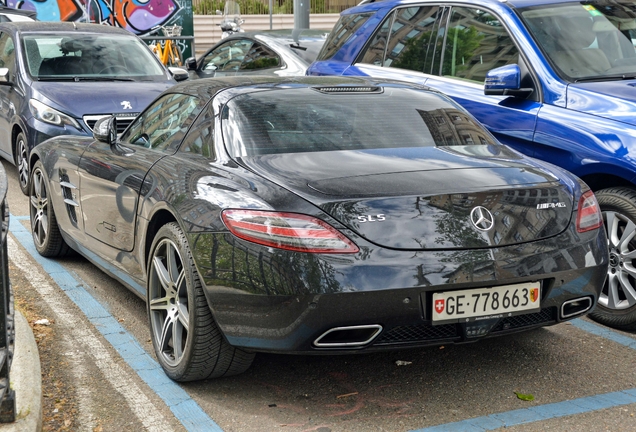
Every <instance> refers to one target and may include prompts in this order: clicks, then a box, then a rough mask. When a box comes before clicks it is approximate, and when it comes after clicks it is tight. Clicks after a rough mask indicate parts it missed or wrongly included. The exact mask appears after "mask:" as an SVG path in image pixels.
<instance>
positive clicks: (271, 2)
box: [269, 0, 274, 30]
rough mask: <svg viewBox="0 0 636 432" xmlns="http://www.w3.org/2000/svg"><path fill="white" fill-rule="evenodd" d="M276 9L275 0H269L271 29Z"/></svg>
mask: <svg viewBox="0 0 636 432" xmlns="http://www.w3.org/2000/svg"><path fill="white" fill-rule="evenodd" d="M273 10H274V0H269V29H270V30H272V28H273V26H272V13H273Z"/></svg>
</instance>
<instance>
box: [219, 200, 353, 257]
mask: <svg viewBox="0 0 636 432" xmlns="http://www.w3.org/2000/svg"><path fill="white" fill-rule="evenodd" d="M221 216H222V218H223V222H225V226H227V228H228V229H229V230H230V232H231V233H232V234H234V235H235V236H236V237H238V238H241V239H243V240H247V241H251V242H254V243H258V244H260V245H263V246H270V247H275V248H278V249H286V250H292V251H296V252H310V253H357V252H358V251H359V249H358V247H357V246H356V245H355V244H354V243H353V242H352V241H351V240H349V239H348V238H347V237H346V236H345V235H344V234H342V233H340V232H339V231H337V230H336V229H335V228H334V227H332V226H331V225H329V224H327V223H326V222H323V221H321V220H320V219H317V218H314V217H311V216H307V215H302V214H297V213H279V212H269V211H259V210H223V213H222V214H221Z"/></svg>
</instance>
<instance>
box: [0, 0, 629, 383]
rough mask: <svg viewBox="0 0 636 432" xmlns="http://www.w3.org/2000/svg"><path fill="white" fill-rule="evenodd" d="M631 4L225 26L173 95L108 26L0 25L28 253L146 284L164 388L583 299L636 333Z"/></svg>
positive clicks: (448, 332)
mask: <svg viewBox="0 0 636 432" xmlns="http://www.w3.org/2000/svg"><path fill="white" fill-rule="evenodd" d="M604 1H606V0H604ZM621 5H622V6H621V7H620V8H619V7H616V3H615V2H613V3H611V4H609V3H607V4H606V3H603V1H601V2H598V3H589V2H585V3H584V4H582V3H576V2H574V3H573V2H571V1H570V2H567V1H560V0H556V1H554V0H552V2H551V3H549V4H548V3H546V2H545V1H544V0H541V1H539V0H523V1H514V0H513V1H512V2H503V3H501V2H495V1H494V0H476V1H475V2H473V3H472V5H471V6H467V5H466V4H465V3H457V4H454V3H453V2H439V1H434V0H423V1H422V0H420V1H416V0H387V1H381V2H366V3H364V4H361V5H359V6H357V7H355V8H352V9H350V10H348V11H345V12H343V13H342V15H341V19H340V20H339V22H338V23H337V24H336V26H335V28H334V30H333V31H332V32H330V33H329V35H328V36H327V35H326V34H325V32H315V31H304V32H302V33H300V34H296V33H292V32H263V33H258V34H256V33H236V34H234V35H232V36H229V37H227V38H225V39H223V40H222V41H221V42H219V43H218V44H217V45H215V46H214V47H212V48H211V49H210V50H209V51H208V52H206V53H205V54H204V55H203V56H202V57H201V58H200V59H198V60H196V59H188V60H187V61H186V67H187V69H188V70H189V74H190V79H189V80H188V81H186V82H183V83H180V84H176V82H175V81H176V79H175V78H178V79H180V80H182V79H187V76H186V75H185V74H184V73H181V74H177V75H174V76H173V74H171V73H170V72H168V71H167V70H166V69H165V68H163V66H162V65H161V64H160V63H159V62H158V61H157V59H156V58H155V57H154V56H152V54H150V52H149V51H148V49H147V48H145V47H144V46H143V43H141V42H140V41H139V39H138V38H136V37H134V36H132V35H130V34H128V33H126V32H125V31H123V30H117V29H112V28H108V27H104V26H92V25H89V24H84V25H81V24H64V23H60V24H51V23H46V24H41V23H40V24H38V23H31V24H29V23H9V24H0V61H6V63H4V64H0V66H1V67H0V102H1V108H2V109H1V110H0V117H1V118H2V119H1V120H0V121H2V122H5V121H6V126H5V125H4V124H3V125H0V133H4V132H5V129H6V132H7V133H6V134H5V135H2V136H0V155H2V156H3V157H5V158H7V159H9V160H11V161H12V162H14V163H16V165H18V168H19V172H20V179H21V187H22V188H23V191H24V192H25V193H27V194H28V195H29V200H30V213H31V226H32V231H33V239H34V242H35V245H36V249H37V250H38V251H39V253H41V254H42V255H44V256H49V257H56V256H63V255H65V254H67V253H68V252H69V251H70V250H75V251H77V252H79V253H80V254H82V255H84V256H85V257H86V258H87V259H89V260H90V261H92V262H93V263H94V264H95V265H96V266H98V267H99V268H101V269H102V270H104V271H105V272H107V273H109V274H110V275H111V276H113V277H115V278H117V279H118V280H120V281H121V282H122V283H123V284H124V285H126V286H127V287H128V288H130V289H131V290H132V291H133V292H135V293H136V294H138V295H139V296H140V297H141V298H143V299H145V301H146V303H147V307H148V317H149V327H150V332H151V335H152V341H153V345H154V348H155V353H156V356H157V358H158V359H159V362H160V363H161V365H162V366H163V368H164V370H165V371H166V373H167V374H168V375H169V376H170V377H171V378H173V379H175V380H178V381H189V380H196V379H206V378H213V377H221V376H228V375H233V374H237V373H241V372H243V371H244V370H246V369H247V368H248V367H249V366H250V364H251V362H252V359H253V357H254V354H255V353H256V352H280V353H313V354H330V353H342V352H348V353H350V352H369V351H377V350H388V349H396V348H401V347H418V346H427V345H437V344H447V343H463V342H471V341H474V340H477V339H480V338H487V337H492V336H498V335H503V334H510V333H514V332H519V331H525V330H529V329H533V328H537V327H543V326H548V325H553V324H557V323H559V322H563V321H567V320H570V319H574V318H576V317H580V316H583V315H585V314H588V313H590V312H591V311H593V312H591V314H592V315H591V316H593V317H594V318H595V319H597V320H599V321H601V322H603V323H606V324H609V325H612V326H615V327H618V328H623V329H635V328H636V289H635V288H634V286H636V279H634V276H633V275H636V268H634V265H633V262H632V260H633V258H632V255H634V257H636V253H635V252H634V251H636V239H634V237H635V233H636V231H635V230H634V228H636V225H635V223H636V208H635V207H634V206H635V205H636V190H634V189H632V187H633V184H632V183H631V182H632V181H633V179H634V178H636V175H634V168H633V166H632V165H631V164H632V162H631V153H630V147H631V142H630V141H629V138H630V137H631V136H632V135H634V134H633V132H632V131H631V129H630V127H631V126H630V124H632V123H633V122H632V121H631V119H630V118H629V117H630V109H632V105H631V102H629V96H626V95H629V94H630V92H631V90H630V88H631V87H630V83H632V84H634V83H636V81H634V80H633V79H636V51H635V50H634V44H633V43H631V39H629V41H630V44H629V46H628V44H626V42H625V41H626V40H627V38H628V35H629V34H630V33H629V32H630V31H631V28H632V27H631V21H630V19H631V15H630V13H632V12H630V11H631V10H632V9H634V11H635V12H633V14H634V17H635V18H636V8H632V9H630V8H631V3H629V2H625V3H621ZM617 17H620V20H619V19H618V18H617ZM628 18H629V19H628ZM585 19H587V20H589V21H590V23H591V25H589V26H588V23H587V22H586V21H585ZM560 20H561V21H562V22H561V21H560ZM568 20H574V21H577V20H578V21H577V22H574V23H570V24H567V23H568V22H569V21H568ZM584 21H585V22H584ZM634 22H635V23H636V21H634ZM568 25H570V26H569V27H568ZM550 26H554V27H550ZM97 27H98V28H97ZM633 28H635V29H636V25H634V27H633ZM540 31H543V32H546V34H547V35H548V36H546V37H545V39H541V37H543V36H539V32H540ZM102 32H104V33H103V34H102ZM589 32H592V33H593V35H594V38H593V39H592V38H591V36H590V34H588V33H589ZM570 33H576V35H571V34H570ZM557 36H558V41H557ZM584 39H585V40H586V41H587V40H589V42H588V43H587V45H585V46H583V47H578V46H577V47H575V46H574V45H573V44H575V43H578V44H579V45H580V44H584V42H582V40H584ZM137 44H140V45H137ZM548 45H549V47H548ZM557 45H558V49H557ZM553 46H554V51H553V50H552V48H553ZM4 47H8V48H4ZM136 49H139V52H137V51H134V50H136ZM594 50H596V51H594ZM612 50H613V51H612ZM630 50H631V51H630ZM579 51H590V52H584V53H579ZM592 51H594V52H596V54H594V53H592ZM122 52H124V53H126V55H125V56H122V55H121V54H122ZM598 52H600V53H601V54H603V55H604V56H605V57H607V58H608V62H610V65H609V68H608V69H604V70H603V71H601V70H600V69H594V68H600V67H601V66H599V63H600V60H599V58H600V55H599V54H598ZM3 53H4V54H3ZM131 53H136V54H134V55H131ZM146 56H147V57H146ZM609 57H612V60H611V61H610V60H609ZM619 57H620V58H619ZM632 58H634V60H635V62H634V66H632V63H631V59H632ZM139 59H143V61H140V60H139ZM314 59H317V60H316V61H313V60H314ZM312 61H313V63H312ZM5 64H6V65H7V66H4V65H5ZM11 65H13V69H12V70H10V67H11ZM632 69H633V70H634V72H635V73H634V74H632V72H630V71H632ZM305 74H307V75H314V76H302V75H305ZM324 75H333V76H329V77H327V76H324ZM339 75H349V76H339ZM351 75H355V76H351ZM3 77H4V78H3ZM96 83H97V84H96ZM20 95H21V97H22V98H21V99H19V98H17V96H20ZM449 96H450V97H449ZM11 97H13V98H15V99H10V98H11ZM5 113H6V114H5ZM5 118H6V120H5ZM23 118H24V120H23ZM630 122H631V123H630ZM484 126H486V128H484ZM501 143H504V144H508V146H506V145H502V144H501ZM524 153H525V154H526V155H527V156H526V155H524ZM528 156H533V157H535V158H536V159H535V158H531V157H528ZM559 166H560V167H559ZM568 171H571V172H573V173H574V174H575V175H573V174H571V173H570V172H568ZM577 176H578V177H577ZM597 196H598V201H597ZM603 223H605V226H606V229H603ZM608 245H609V249H608ZM604 281H605V282H604Z"/></svg>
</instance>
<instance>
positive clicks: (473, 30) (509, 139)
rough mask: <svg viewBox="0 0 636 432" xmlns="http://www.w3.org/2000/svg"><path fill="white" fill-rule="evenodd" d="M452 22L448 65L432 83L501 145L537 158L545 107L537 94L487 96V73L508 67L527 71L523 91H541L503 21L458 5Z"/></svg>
mask: <svg viewBox="0 0 636 432" xmlns="http://www.w3.org/2000/svg"><path fill="white" fill-rule="evenodd" d="M448 18H449V19H448V25H447V26H446V31H445V35H446V36H445V44H444V49H443V53H442V64H441V65H440V66H441V67H440V69H439V70H435V71H434V75H433V76H431V77H430V78H429V79H428V80H427V82H426V85H428V86H430V87H432V88H434V89H437V90H440V91H442V92H444V93H446V94H447V95H449V96H450V97H452V98H453V99H454V100H455V101H457V102H458V103H459V104H460V105H462V106H463V107H464V108H466V109H467V110H468V111H469V112H470V113H471V114H472V115H473V116H475V117H476V118H477V120H479V121H480V122H482V123H483V124H484V125H485V126H486V127H487V128H488V129H489V130H490V132H492V133H493V134H494V135H495V136H496V137H497V139H499V140H500V141H501V142H503V143H505V144H508V145H510V146H511V147H513V148H516V149H517V150H520V151H523V152H524V153H526V154H532V148H533V145H532V141H533V136H534V130H535V127H536V120H537V115H538V113H539V108H540V107H541V104H540V102H539V99H540V98H539V97H540V95H539V94H538V93H537V91H536V90H535V92H534V93H533V94H532V95H530V97H528V98H525V99H523V98H519V97H505V96H503V97H502V96H486V95H484V79H485V77H486V73H487V72H488V71H489V70H491V69H495V68H497V67H500V66H505V65H508V64H518V65H519V67H520V68H521V70H522V74H524V76H525V77H526V78H525V80H526V82H524V83H522V86H523V87H532V88H534V89H538V86H537V85H536V84H535V83H534V80H533V79H532V76H531V74H530V73H529V72H528V67H527V66H526V64H525V60H524V58H523V56H522V55H520V51H519V49H518V48H517V45H516V44H515V42H514V39H513V38H512V37H511V36H510V33H509V32H508V30H507V29H506V27H505V25H504V24H503V22H502V20H500V19H499V18H498V17H497V16H496V15H495V14H494V13H492V12H490V11H488V10H485V9H481V8H477V7H472V6H453V7H452V8H450V13H449V15H448Z"/></svg>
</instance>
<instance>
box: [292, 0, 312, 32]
mask: <svg viewBox="0 0 636 432" xmlns="http://www.w3.org/2000/svg"><path fill="white" fill-rule="evenodd" d="M309 6H310V5H309V0H294V29H295V30H299V29H308V28H309V10H310V7H309Z"/></svg>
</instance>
